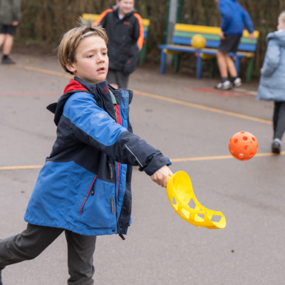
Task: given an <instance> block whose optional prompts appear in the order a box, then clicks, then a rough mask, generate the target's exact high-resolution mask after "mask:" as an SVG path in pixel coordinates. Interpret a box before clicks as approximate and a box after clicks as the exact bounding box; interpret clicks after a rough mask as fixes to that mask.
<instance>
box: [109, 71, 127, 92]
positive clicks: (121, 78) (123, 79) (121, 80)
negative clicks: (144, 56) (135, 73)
mask: <svg viewBox="0 0 285 285" xmlns="http://www.w3.org/2000/svg"><path fill="white" fill-rule="evenodd" d="M129 76H130V74H126V73H124V72H123V71H119V70H114V69H110V68H109V71H108V74H107V82H108V83H109V84H116V85H118V86H119V88H125V89H126V88H127V87H128V81H129Z"/></svg>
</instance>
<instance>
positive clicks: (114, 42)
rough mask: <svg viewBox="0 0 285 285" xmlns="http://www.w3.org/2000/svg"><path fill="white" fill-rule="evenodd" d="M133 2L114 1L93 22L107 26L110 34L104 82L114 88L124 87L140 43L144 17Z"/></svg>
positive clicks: (137, 56)
mask: <svg viewBox="0 0 285 285" xmlns="http://www.w3.org/2000/svg"><path fill="white" fill-rule="evenodd" d="M134 6H135V0H117V1H116V5H115V6H114V7H113V8H112V9H108V10H106V11H104V12H103V13H102V14H101V15H100V17H99V18H98V19H97V21H96V22H95V24H96V25H97V24H100V25H101V26H102V27H103V28H104V29H105V30H106V33H107V36H108V38H109V42H108V56H109V59H110V66H109V72H108V75H107V82H108V83H109V84H111V85H112V86H113V87H114V88H127V86H128V81H129V76H130V74H131V73H132V72H133V71H134V70H135V68H136V64H137V61H138V58H139V53H140V50H141V49H142V47H143V41H144V27H143V21H142V18H141V16H140V15H139V14H138V13H137V12H136V10H135V9H134Z"/></svg>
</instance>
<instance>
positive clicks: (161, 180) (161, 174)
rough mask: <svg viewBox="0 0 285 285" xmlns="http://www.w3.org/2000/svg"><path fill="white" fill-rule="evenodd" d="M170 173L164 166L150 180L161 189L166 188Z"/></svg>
mask: <svg viewBox="0 0 285 285" xmlns="http://www.w3.org/2000/svg"><path fill="white" fill-rule="evenodd" d="M172 175H173V173H172V171H171V170H170V169H169V168H168V167H167V166H166V165H165V166H163V167H162V168H160V169H159V170H157V171H156V172H155V173H154V174H153V175H152V176H151V179H152V181H154V182H155V183H157V184H158V185H160V186H161V187H166V186H167V182H168V179H169V177H170V176H172Z"/></svg>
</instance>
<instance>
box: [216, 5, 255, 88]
mask: <svg viewBox="0 0 285 285" xmlns="http://www.w3.org/2000/svg"><path fill="white" fill-rule="evenodd" d="M215 1H216V2H217V3H218V5H219V11H220V14H221V17H222V23H221V33H220V39H221V43H220V46H219V47H218V53H217V60H218V65H219V69H220V74H221V78H222V80H221V82H220V83H218V84H217V85H216V86H215V88H216V89H222V90H228V89H231V88H232V87H239V86H241V79H240V78H239V77H238V74H237V71H236V68H235V64H234V62H233V60H232V59H231V57H230V55H229V54H230V53H233V54H235V53H236V52H237V50H238V46H239V43H240V39H241V37H242V34H243V30H244V25H245V26H246V28H247V30H248V32H249V34H250V35H249V38H250V39H251V40H254V38H255V36H254V29H253V24H252V20H251V18H250V16H249V14H248V12H247V11H245V10H244V8H243V7H242V6H241V5H240V4H239V3H238V1H237V0H215ZM228 72H229V74H230V76H231V80H229V78H228Z"/></svg>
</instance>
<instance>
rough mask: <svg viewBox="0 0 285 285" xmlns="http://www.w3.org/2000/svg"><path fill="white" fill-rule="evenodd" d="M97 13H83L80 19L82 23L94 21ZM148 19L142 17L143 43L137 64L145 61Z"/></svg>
mask: <svg viewBox="0 0 285 285" xmlns="http://www.w3.org/2000/svg"><path fill="white" fill-rule="evenodd" d="M99 16H100V15H99V14H87V13H85V14H83V15H82V19H83V23H84V22H85V23H86V22H87V21H94V22H95V21H96V20H97V19H98V18H99ZM149 25H150V20H149V19H143V27H144V43H143V47H142V50H141V52H140V59H139V65H140V66H143V65H144V62H145V56H146V46H147V36H148V30H149Z"/></svg>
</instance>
